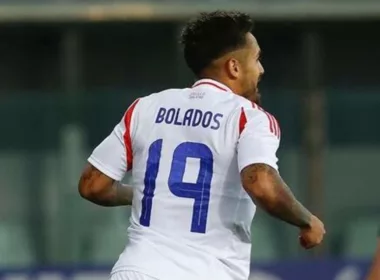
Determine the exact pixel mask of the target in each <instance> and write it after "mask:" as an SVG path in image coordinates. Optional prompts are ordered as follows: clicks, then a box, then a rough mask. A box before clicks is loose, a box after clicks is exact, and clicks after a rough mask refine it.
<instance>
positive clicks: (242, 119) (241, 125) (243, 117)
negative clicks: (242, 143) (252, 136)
mask: <svg viewBox="0 0 380 280" xmlns="http://www.w3.org/2000/svg"><path fill="white" fill-rule="evenodd" d="M246 124H247V116H246V115H245V112H244V109H243V108H241V113H240V118H239V135H241V133H242V132H243V130H244V127H245V125H246Z"/></svg>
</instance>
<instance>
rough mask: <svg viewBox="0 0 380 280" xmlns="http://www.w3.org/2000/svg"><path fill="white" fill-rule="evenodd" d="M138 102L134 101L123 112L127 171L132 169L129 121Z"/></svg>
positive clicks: (137, 100)
mask: <svg viewBox="0 0 380 280" xmlns="http://www.w3.org/2000/svg"><path fill="white" fill-rule="evenodd" d="M138 102H139V99H136V100H135V101H134V102H133V103H132V105H131V106H129V108H128V110H127V112H125V115H124V124H125V133H124V145H125V150H126V151H125V152H126V155H127V171H128V170H131V169H132V163H133V150H132V139H131V121H132V115H133V111H134V110H135V107H136V105H137V103H138Z"/></svg>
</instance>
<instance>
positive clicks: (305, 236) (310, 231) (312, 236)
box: [299, 215, 326, 249]
mask: <svg viewBox="0 0 380 280" xmlns="http://www.w3.org/2000/svg"><path fill="white" fill-rule="evenodd" d="M325 233H326V231H325V226H324V224H323V223H322V221H321V220H319V219H318V218H317V217H316V216H314V215H313V216H312V218H311V222H310V227H308V228H302V229H301V231H300V236H299V238H300V244H301V246H302V247H303V248H305V249H311V248H313V247H315V246H318V245H319V244H321V243H322V240H323V236H324V235H325Z"/></svg>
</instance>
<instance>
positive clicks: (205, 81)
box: [192, 79, 232, 92]
mask: <svg viewBox="0 0 380 280" xmlns="http://www.w3.org/2000/svg"><path fill="white" fill-rule="evenodd" d="M199 86H209V87H214V88H216V89H218V90H221V91H225V92H232V90H231V89H230V88H229V87H227V86H225V85H224V84H222V83H219V82H217V81H214V80H211V79H202V80H199V81H197V82H196V83H195V84H194V85H193V86H192V88H195V87H199Z"/></svg>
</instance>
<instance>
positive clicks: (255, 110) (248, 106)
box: [233, 95, 274, 118]
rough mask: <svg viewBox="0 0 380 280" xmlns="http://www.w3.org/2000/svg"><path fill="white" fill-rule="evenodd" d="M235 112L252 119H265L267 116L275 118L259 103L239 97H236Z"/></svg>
mask: <svg viewBox="0 0 380 280" xmlns="http://www.w3.org/2000/svg"><path fill="white" fill-rule="evenodd" d="M233 112H234V114H237V115H241V114H245V115H246V116H247V117H250V118H252V117H256V118H265V117H267V116H271V117H273V118H274V116H273V115H272V114H271V113H269V112H268V111H267V110H266V109H264V108H263V107H261V106H260V105H258V104H257V103H255V102H252V101H250V100H248V99H246V98H244V97H242V96H239V95H235V96H234V106H233Z"/></svg>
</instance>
